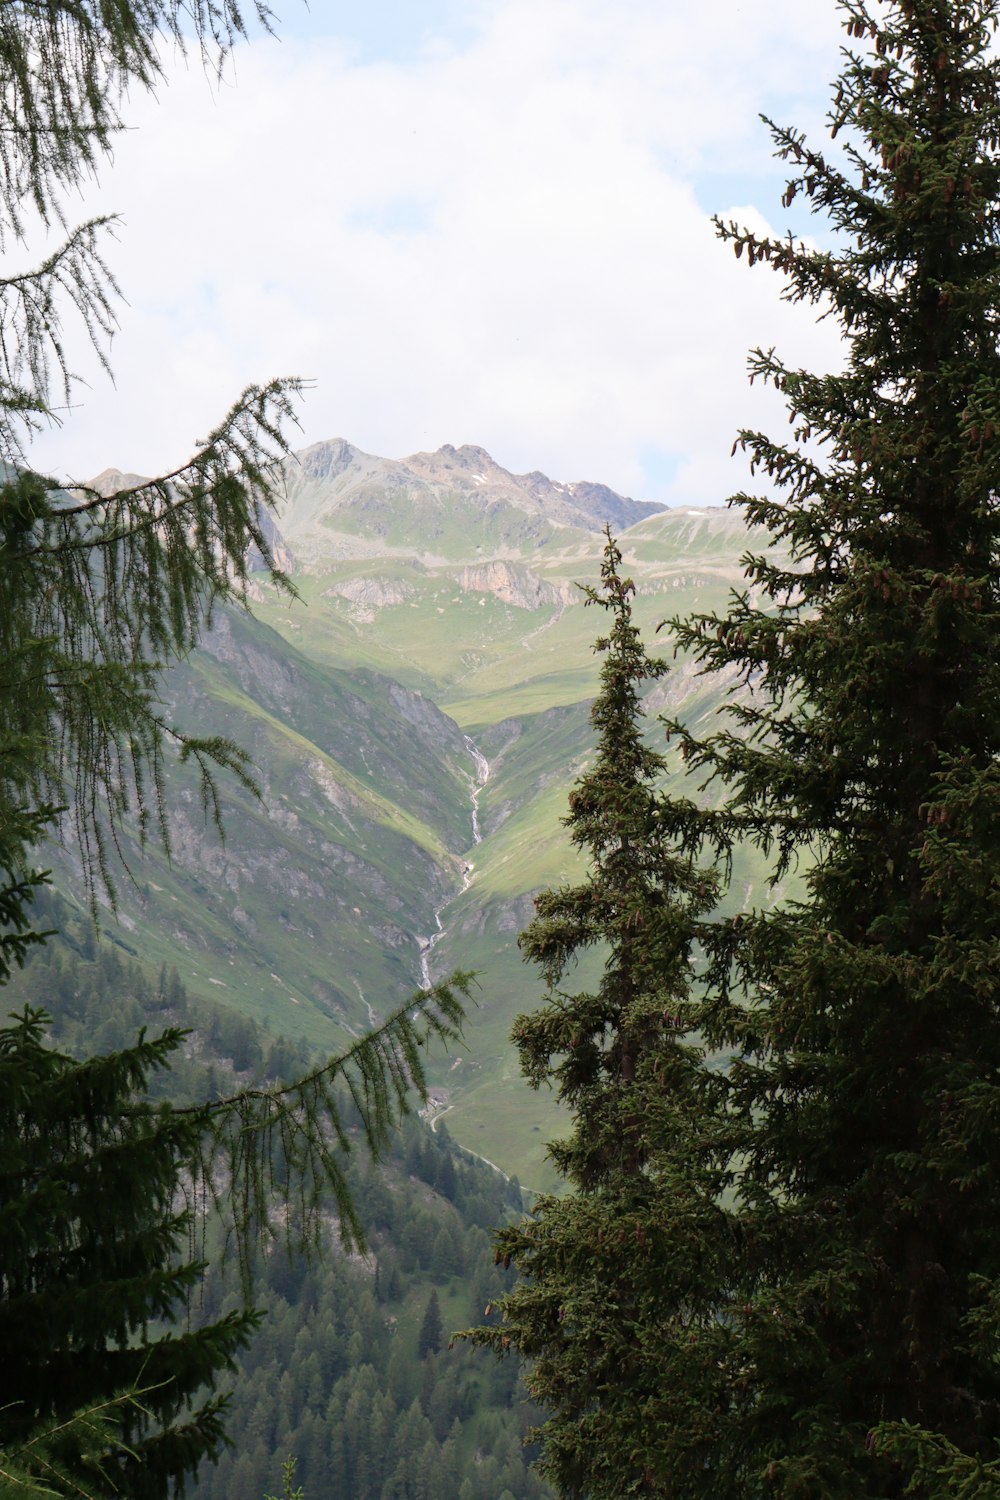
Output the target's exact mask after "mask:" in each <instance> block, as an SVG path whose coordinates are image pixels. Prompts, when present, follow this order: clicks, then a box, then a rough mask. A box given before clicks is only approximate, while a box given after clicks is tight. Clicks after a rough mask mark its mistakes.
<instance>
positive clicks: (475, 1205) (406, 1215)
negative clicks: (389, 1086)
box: [193, 1118, 550, 1500]
mask: <svg viewBox="0 0 1000 1500" xmlns="http://www.w3.org/2000/svg"><path fill="white" fill-rule="evenodd" d="M401 1137H402V1138H401V1140H400V1141H399V1143H398V1144H397V1145H394V1146H393V1148H392V1149H391V1151H390V1153H389V1156H388V1159H387V1161H386V1164H385V1167H384V1169H382V1170H379V1171H377V1172H376V1171H373V1170H372V1169H371V1167H370V1164H368V1163H367V1162H365V1161H363V1160H361V1159H358V1160H356V1161H355V1162H354V1163H353V1165H352V1166H351V1167H350V1169H349V1173H350V1178H349V1181H350V1188H351V1193H352V1196H353V1198H354V1200H355V1202H356V1203H357V1205H358V1212H359V1215H360V1217H361V1220H362V1223H363V1225H364V1228H365V1234H366V1239H367V1241H368V1244H369V1247H370V1251H369V1256H368V1258H367V1259H366V1260H360V1259H357V1258H351V1259H345V1258H344V1257H342V1256H340V1255H338V1254H337V1253H336V1251H335V1249H334V1250H333V1251H332V1253H329V1254H326V1255H324V1256H322V1257H321V1258H319V1259H316V1260H314V1261H313V1262H312V1263H311V1264H310V1265H309V1266H305V1265H303V1263H302V1261H301V1259H293V1260H289V1259H288V1258H287V1257H286V1256H285V1254H284V1251H283V1250H282V1249H281V1248H280V1247H276V1249H275V1251H274V1253H273V1254H272V1255H271V1256H269V1257H268V1259H267V1261H266V1263H265V1264H264V1265H263V1266H262V1268H261V1273H260V1279H259V1281H258V1282H257V1284H256V1285H255V1288H254V1296H255V1299H256V1300H257V1301H259V1302H260V1303H261V1304H262V1305H263V1306H264V1308H265V1309H266V1317H265V1320H264V1322H263V1324H262V1326H261V1329H260V1331H259V1332H258V1333H257V1334H256V1335H255V1337H254V1339H253V1341H252V1343H251V1344H250V1346H249V1347H248V1348H247V1349H246V1350H245V1351H244V1352H243V1353H242V1354H241V1355H240V1356H239V1367H240V1376H239V1379H238V1381H237V1382H236V1386H235V1389H234V1392H233V1397H232V1403H231V1407H230V1410H229V1412H228V1414H227V1419H226V1425H227V1430H228V1431H229V1434H230V1436H231V1437H232V1439H233V1442H234V1447H233V1449H232V1450H231V1451H230V1452H228V1453H227V1454H224V1455H223V1457H222V1459H221V1460H220V1462H219V1464H218V1465H217V1466H212V1465H206V1466H205V1468H204V1469H203V1471H202V1473H201V1474H200V1476H199V1480H198V1483H197V1485H196V1487H195V1490H194V1492H193V1500H230V1497H232V1496H237V1495H239V1496H242V1495H244V1494H246V1495H250V1496H255V1495H258V1496H259V1495H260V1494H262V1493H263V1492H265V1491H267V1492H272V1491H273V1490H274V1488H275V1476H276V1474H277V1473H278V1470H279V1466H280V1464H281V1462H282V1460H283V1459H284V1458H285V1456H286V1455H289V1454H290V1455H293V1456H294V1457H295V1459H296V1471H295V1482H296V1484H301V1485H302V1488H303V1489H304V1491H305V1494H306V1497H307V1500H312V1497H313V1496H316V1497H321V1496H326V1495H337V1496H340V1495H343V1496H345V1497H346V1496H350V1497H351V1500H354V1497H369V1500H382V1497H383V1496H385V1497H389V1496H392V1497H405V1500H455V1496H456V1495H457V1494H459V1493H464V1494H466V1495H467V1496H469V1497H470V1500H497V1497H498V1496H499V1495H500V1494H501V1493H502V1492H503V1491H504V1490H505V1489H506V1490H508V1491H509V1492H510V1493H511V1494H512V1495H515V1496H516V1497H517V1500H544V1497H545V1496H546V1495H548V1494H549V1493H550V1492H549V1491H548V1489H547V1487H546V1486H545V1485H544V1484H543V1482H542V1481H541V1480H540V1479H539V1478H538V1476H537V1475H535V1474H533V1473H531V1472H530V1471H529V1468H528V1465H529V1463H530V1460H531V1457H532V1453H531V1450H530V1449H529V1450H527V1451H525V1450H524V1449H523V1447H522V1439H523V1436H524V1433H525V1428H526V1427H527V1425H528V1424H529V1423H530V1421H531V1420H532V1416H533V1413H532V1410H531V1409H530V1408H529V1407H527V1406H526V1405H525V1402H524V1393H523V1390H522V1388H521V1386H520V1383H519V1381H518V1375H517V1370H516V1368H515V1366H514V1365H513V1363H510V1362H508V1363H506V1364H498V1363H497V1362H495V1361H493V1360H491V1359H488V1358H485V1357H484V1356H482V1355H481V1354H478V1353H477V1352H475V1351H473V1350H471V1349H469V1348H467V1347H464V1346H461V1345H456V1346H455V1347H454V1348H451V1349H450V1348H448V1347H447V1345H446V1344H445V1342H444V1340H442V1347H441V1348H440V1349H439V1351H438V1352H436V1353H434V1352H428V1353H426V1354H425V1355H424V1356H423V1357H422V1358H421V1356H420V1340H421V1330H422V1326H423V1322H424V1319H425V1317H426V1314H427V1307H428V1303H429V1301H430V1299H431V1297H432V1295H433V1296H434V1297H435V1298H436V1299H437V1302H438V1304H439V1315H440V1318H441V1323H442V1327H443V1330H444V1338H445V1339H446V1338H447V1331H448V1329H449V1328H451V1327H453V1326H454V1325H455V1323H457V1322H459V1321H468V1319H469V1318H470V1317H471V1316H473V1315H474V1314H477V1315H479V1316H482V1313H483V1309H484V1307H485V1306H486V1305H487V1303H488V1302H489V1301H490V1299H491V1298H494V1297H495V1296H496V1294H497V1292H498V1290H500V1289H501V1288H502V1287H503V1286H504V1284H505V1283H509V1281H510V1276H509V1274H505V1273H504V1272H502V1271H500V1270H498V1268H497V1267H496V1266H495V1265H494V1263H493V1250H492V1246H491V1243H490V1236H489V1234H488V1233H487V1231H486V1228H485V1227H484V1226H486V1225H489V1224H493V1223H496V1221H497V1219H498V1218H501V1217H503V1216H504V1213H505V1207H504V1198H505V1192H506V1188H505V1184H504V1182H503V1180H502V1179H501V1178H500V1177H499V1175H498V1174H497V1173H495V1172H492V1171H490V1169H489V1168H487V1167H485V1166H484V1165H483V1164H482V1163H479V1162H476V1161H474V1160H468V1159H465V1158H464V1157H463V1155H462V1153H461V1152H460V1151H456V1149H455V1148H454V1147H453V1146H452V1145H451V1144H450V1143H448V1142H447V1141H446V1140H443V1139H441V1131H440V1128H439V1130H438V1133H437V1134H436V1135H435V1134H431V1132H430V1131H429V1130H428V1129H427V1127H426V1126H425V1125H424V1124H422V1123H421V1122H420V1121H418V1120H415V1119H413V1118H411V1119H409V1120H407V1121H406V1122H405V1123H404V1125H403V1127H402V1131H401ZM417 1148H419V1152H418V1151H417ZM416 1154H419V1155H420V1157H421V1159H422V1162H423V1166H422V1171H421V1174H420V1175H419V1176H417V1177H416V1180H414V1179H413V1178H411V1176H410V1174H409V1173H408V1172H407V1170H406V1163H407V1160H412V1158H413V1157H414V1155H416ZM445 1155H447V1156H449V1157H450V1158H451V1160H452V1165H453V1167H454V1173H455V1202H454V1203H450V1202H449V1201H448V1200H447V1199H444V1198H443V1197H440V1196H438V1195H437V1193H436V1191H435V1190H434V1188H433V1186H432V1184H433V1182H434V1180H435V1178H436V1177H437V1176H438V1175H439V1174H440V1168H441V1160H442V1158H443V1157H444V1156H445ZM428 1210H429V1212H428ZM428 1218H429V1219H430V1222H431V1223H432V1224H436V1225H439V1226H440V1225H442V1224H445V1225H447V1226H448V1227H449V1228H450V1230H451V1231H452V1233H453V1235H454V1237H455V1240H456V1242H457V1244H458V1245H459V1247H460V1255H459V1260H458V1264H457V1267H456V1274H455V1275H454V1276H452V1277H451V1278H449V1279H448V1280H447V1281H446V1282H443V1283H439V1282H437V1281H436V1280H432V1279H431V1277H430V1276H429V1274H428V1271H427V1269H426V1268H425V1267H424V1266H422V1265H420V1264H415V1265H414V1266H413V1267H412V1268H411V1269H410V1270H408V1271H403V1270H401V1269H400V1262H401V1257H400V1254H399V1249H398V1247H399V1246H400V1244H401V1242H402V1240H403V1239H404V1238H405V1236H406V1234H407V1230H408V1226H410V1225H411V1224H412V1223H414V1222H416V1223H417V1224H418V1225H422V1224H423V1222H424V1220H425V1219H428ZM329 1232H330V1231H328V1233H329ZM236 1302H237V1293H236V1286H235V1281H234V1278H233V1276H232V1273H231V1271H228V1272H224V1273H223V1274H222V1275H219V1274H217V1273H215V1272H213V1273H212V1274H210V1276H209V1278H208V1281H207V1283H206V1286H205V1292H204V1304H203V1315H204V1316H205V1317H209V1318H210V1317H215V1316H217V1315H218V1312H219V1311H220V1310H221V1309H223V1308H227V1307H230V1306H233V1305H235V1304H236ZM196 1315H197V1310H196ZM463 1486H465V1488H464V1489H463Z"/></svg>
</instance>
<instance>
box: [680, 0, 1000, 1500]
mask: <svg viewBox="0 0 1000 1500" xmlns="http://www.w3.org/2000/svg"><path fill="white" fill-rule="evenodd" d="M843 9H844V12H845V16H846V20H847V29H848V33H849V35H851V36H852V37H854V38H855V43H856V44H857V43H864V46H863V47H859V48H858V51H857V52H849V54H848V56H847V61H846V64H845V69H844V72H843V74H842V76H841V78H840V81H839V86H838V90H837V95H836V99H835V102H834V112H833V123H834V128H835V131H837V130H840V131H842V132H843V134H844V136H845V138H846V141H847V146H846V151H847V158H846V164H845V168H844V170H843V171H841V170H840V169H838V168H837V167H836V166H834V165H832V164H831V163H830V162H828V161H827V160H825V159H824V158H823V157H822V156H821V155H820V154H819V153H817V152H816V151H814V150H812V149H810V148H809V147H808V146H807V145H806V144H805V143H804V142H803V141H802V140H801V139H800V138H799V137H798V136H796V135H795V134H793V133H790V132H787V131H783V130H775V132H774V134H775V140H776V142H777V145H778V149H779V151H780V153H781V154H782V155H783V156H784V157H785V159H786V160H788V161H789V162H790V163H791V164H792V168H793V171H794V173H795V176H794V178H793V180H792V182H791V183H790V184H789V188H788V192H787V193H786V202H787V201H790V200H791V198H792V197H793V196H794V195H795V194H796V192H801V193H804V194H805V195H806V197H807V198H808V199H809V200H810V201H811V203H812V206H813V207H814V208H815V209H816V210H818V211H820V212H823V213H825V214H826V215H827V216H828V218H829V219H830V220H831V222H832V224H833V226H834V228H835V229H837V230H839V231H841V236H840V238H839V239H838V241H837V245H838V248H837V249H836V250H835V251H834V252H832V253H815V252H810V251H808V250H806V249H804V248H802V247H800V246H794V245H792V244H791V243H788V242H785V243H778V242H767V241H765V242H761V241H759V240H757V239H755V238H754V237H753V236H749V235H747V234H746V233H745V232H744V231H742V230H740V229H738V228H737V227H736V226H726V227H723V228H722V231H721V232H722V233H723V236H724V237H725V238H727V239H729V240H731V241H732V242H733V243H734V245H735V247H736V249H737V251H741V250H745V251H746V252H747V254H748V258H749V259H750V260H751V261H752V262H757V263H760V262H764V263H769V264H770V265H771V266H772V267H774V268H776V269H778V271H779V272H780V273H782V274H783V275H784V276H786V277H787V279H788V284H789V293H788V295H791V296H792V297H796V298H805V299H806V300H815V301H817V302H819V303H820V304H821V305H822V306H824V307H828V308H831V309H832V311H833V313H834V315H835V316H836V317H837V318H838V319H839V321H840V323H841V325H842V327H843V329H844V331H845V334H846V336H847V340H848V345H847V352H848V360H847V364H846V367H845V369H844V370H843V372H842V373H840V374H838V375H834V376H826V377H822V378H820V377H817V376H814V375H811V374H807V373H805V372H803V371H798V370H790V369H787V368H786V367H785V366H783V365H782V364H781V362H780V361H779V360H778V359H777V358H776V357H775V356H774V355H773V354H765V353H761V352H758V353H757V354H756V355H755V356H754V358H753V360H752V371H753V374H754V376H755V377H756V378H760V379H763V380H766V381H769V382H771V383H773V384H775V385H777V386H778V387H779V388H780V389H781V390H782V391H783V393H784V396H785V399H786V401H787V403H788V406H789V409H790V413H791V417H792V421H793V428H794V437H793V442H792V444H791V445H787V446H786V445H784V444H781V443H776V442H774V441H772V440H770V439H769V438H767V437H766V436H764V435H762V434H759V433H752V432H745V433H743V434H741V442H742V443H743V445H744V447H745V448H746V449H747V450H748V451H749V452H750V454H751V458H752V464H753V466H754V467H756V468H760V469H761V470H763V471H764V472H765V473H767V474H768V475H770V476H771V477H772V479H773V480H774V481H775V484H776V485H777V487H778V489H779V490H780V491H782V493H781V495H780V496H775V497H766V498H760V499H751V498H749V497H742V498H743V499H744V501H745V504H746V508H747V516H748V519H749V520H750V521H751V522H753V523H757V524H760V525H762V526H764V527H766V528H768V529H769V530H770V532H771V533H772V535H773V536H774V537H775V538H776V539H777V540H778V541H779V542H781V543H783V544H784V545H785V546H786V547H787V548H788V550H789V552H790V554H791V557H792V564H791V567H790V568H788V569H782V568H780V567H776V566H774V565H773V563H772V562H770V561H769V560H768V559H767V558H751V559H748V563H747V571H748V577H749V579H750V584H751V591H750V593H748V594H747V595H744V596H742V597H741V598H739V599H737V600H735V601H734V604H733V607H732V609H731V610H730V613H729V615H728V617H727V618H726V619H715V618H711V619H702V620H698V621H695V622H693V623H691V624H689V625H688V626H687V627H686V628H685V629H683V630H682V633H681V639H682V641H683V643H684V644H686V645H687V646H689V647H690V648H691V649H692V650H693V651H694V652H695V654H696V655H697V656H698V657H699V658H700V660H701V662H702V663H703V665H704V666H705V667H707V668H709V669H717V668H721V667H727V666H728V667H732V666H735V668H736V670H737V672H738V674H739V676H740V678H741V679H742V680H743V681H744V682H746V683H748V684H752V686H753V689H754V691H753V695H752V696H749V697H747V698H745V699H744V700H743V701H742V702H741V703H740V704H739V705H737V706H736V707H735V710H734V711H735V715H736V721H737V722H736V725H735V726H734V729H733V730H732V732H730V733H727V734H722V735H719V736H716V737H715V738H714V739H713V740H711V741H710V742H709V743H708V744H704V745H700V744H697V743H694V742H693V741H692V740H691V739H690V738H689V737H687V736H683V739H684V745H685V749H686V750H687V752H688V755H689V757H690V759H691V760H692V761H693V762H694V763H696V764H701V765H703V766H705V767H706V768H708V769H709V770H710V771H711V772H712V773H713V774H714V775H717V776H721V778H722V779H723V781H724V782H725V783H726V785H727V786H728V788H729V798H730V801H729V807H728V831H729V832H730V834H731V835H733V836H736V835H743V836H746V835H749V836H750V837H751V838H754V839H756V840H757V841H758V842H759V843H761V844H762V845H763V846H764V847H765V848H770V849H772V850H773V851H774V853H775V855H776V863H777V869H778V871H779V872H781V871H782V870H783V869H785V868H787V867H788V866H789V864H790V863H792V862H794V861H796V860H800V859H801V860H804V861H805V862H806V864H807V866H808V869H807V873H806V877H805V893H804V896H803V898H802V899H801V900H800V901H797V902H792V903H789V904H788V905H786V906H785V907H784V908H783V909H782V910H780V911H778V912H775V913H771V914H765V913H760V914H758V915H757V916H756V917H755V918H754V920H753V921H751V922H748V923H747V924H745V927H744V929H743V940H742V942H741V944H740V948H739V952H738V972H739V973H741V975H742V977H743V979H744V981H745V983H746V985H747V987H748V989H749V992H750V1003H749V1004H748V1005H747V1004H745V1003H742V1002H741V1000H740V997H739V995H738V993H735V992H734V993H733V994H732V995H731V996H730V995H729V994H727V992H726V991H725V989H724V988H723V989H722V990H721V991H720V992H719V995H718V1002H717V1005H716V1007H715V1008H714V1010H713V1012H712V1013H711V1017H710V1023H709V1029H708V1036H709V1039H710V1041H712V1042H714V1043H715V1044H716V1045H717V1046H721V1047H728V1048H731V1049H733V1050H734V1051H735V1052H736V1053H737V1055H738V1056H737V1061H736V1062H735V1063H734V1064H733V1067H732V1069H731V1072H730V1085H731V1087H730V1106H729V1107H730V1109H731V1111H732V1112H733V1114H734V1115H736V1116H737V1117H738V1118H739V1119H740V1120H741V1122H742V1127H743V1128H742V1144H741V1148H740V1149H741V1158H740V1167H741V1173H740V1221H741V1224H742V1227H743V1233H744V1268H743V1273H742V1277H741V1280H742V1284H743V1288H744V1290H743V1291H741V1292H740V1293H739V1294H738V1296H737V1298H734V1300H733V1302H731V1303H730V1305H729V1307H728V1311H727V1320H728V1323H729V1326H730V1328H731V1332H732V1339H733V1353H732V1356H731V1375H730V1379H731V1381H732V1383H733V1385H734V1387H735V1386H736V1383H737V1381H738V1379H739V1378H740V1377H739V1375H738V1373H737V1372H746V1373H745V1375H743V1377H742V1378H743V1380H744V1382H745V1390H746V1399H745V1403H744V1404H743V1406H742V1408H741V1409H740V1411H739V1415H738V1419H734V1420H732V1421H731V1422H729V1423H728V1424H727V1425H726V1428H725V1431H724V1440H723V1442H722V1443H721V1445H720V1449H719V1451H718V1453H717V1454H716V1455H715V1456H714V1458H713V1463H714V1464H716V1465H717V1466H718V1468H719V1470H720V1473H721V1475H722V1478H723V1488H724V1489H725V1488H726V1482H727V1481H728V1483H729V1490H728V1492H729V1493H733V1494H742V1493H756V1491H754V1489H753V1486H754V1485H756V1484H758V1483H759V1482H760V1477H761V1476H766V1477H767V1478H768V1479H769V1480H770V1482H771V1483H772V1485H773V1488H774V1491H775V1492H776V1493H778V1494H781V1495H797V1494H802V1495H808V1496H816V1497H823V1500H834V1497H837V1500H840V1497H843V1500H847V1497H857V1496H860V1495H870V1496H878V1497H880V1500H881V1497H895V1496H897V1495H901V1494H903V1493H904V1492H905V1493H907V1494H912V1495H915V1496H920V1497H925V1496H934V1497H936V1496H938V1495H939V1494H941V1493H947V1492H948V1491H947V1486H946V1483H945V1481H944V1480H943V1479H942V1477H941V1475H940V1474H938V1475H937V1477H932V1472H933V1468H934V1465H933V1464H928V1462H927V1461H926V1460H927V1452H926V1449H923V1450H922V1449H921V1446H920V1445H921V1438H920V1433H921V1432H922V1433H924V1434H925V1435H928V1434H929V1435H931V1442H932V1443H937V1444H938V1445H939V1446H938V1450H937V1452H938V1458H939V1459H941V1458H942V1456H943V1455H946V1454H947V1453H948V1452H951V1451H954V1453H955V1465H956V1470H955V1472H956V1473H957V1472H958V1471H959V1470H960V1469H961V1467H962V1464H963V1463H966V1464H967V1465H968V1466H969V1472H970V1473H971V1472H972V1470H973V1469H975V1467H976V1465H977V1464H978V1463H979V1461H981V1460H982V1461H985V1462H992V1461H993V1460H994V1459H995V1457H996V1452H997V1448H996V1444H997V1441H998V1440H1000V1371H998V1367H997V1363H996V1357H995V1349H996V1339H997V1335H998V1329H1000V1324H998V1320H997V1316H996V1304H995V1299H994V1296H993V1288H994V1286H995V1285H996V1281H997V1277H998V1275H1000V1220H998V1213H1000V1207H998V1205H1000V1195H998V1183H997V1163H998V1161H1000V1153H998V1149H997V1148H998V1137H997V1121H998V1119H1000V1009H998V1005H997V973H998V966H997V959H998V952H1000V950H998V942H1000V928H998V921H997V910H998V907H997V890H998V871H1000V818H998V808H1000V800H998V797H997V788H998V779H997V763H998V754H1000V587H998V572H997V570H998V562H1000V510H998V506H997V492H998V479H1000V446H998V439H1000V349H998V325H997V313H996V307H997V295H998V291H1000V158H998V155H997V140H998V136H1000V71H998V64H997V61H996V58H995V55H993V54H992V53H991V52H990V51H989V50H988V49H989V48H990V47H991V45H992V44H991V38H992V36H993V34H994V32H995V29H996V25H997V20H998V16H1000V8H998V6H997V5H996V4H995V3H993V0H947V3H945V0H902V3H897V4H891V5H889V6H888V7H887V8H886V10H885V12H884V16H883V17H882V19H881V20H879V19H877V18H876V16H875V15H874V14H872V15H868V14H867V13H866V12H865V10H864V8H863V7H862V6H859V5H855V4H853V3H852V4H847V5H845V6H844V7H843ZM879 14H880V15H882V13H881V12H880V13H879ZM796 445H798V446H796ZM807 445H808V446H807ZM744 1298H745V1300H744ZM914 1429H916V1430H917V1431H916V1432H914ZM901 1434H904V1435H908V1436H907V1440H906V1441H903V1440H902V1439H901V1437H900V1435H901ZM911 1439H912V1440H911ZM961 1455H965V1458H964V1459H963V1458H962V1457H961ZM730 1475H732V1476H733V1478H732V1479H731V1480H730V1479H729V1476H730ZM911 1481H912V1482H911ZM908 1485H909V1486H910V1487H909V1488H908V1487H907V1486H908ZM956 1492H957V1490H956Z"/></svg>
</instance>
